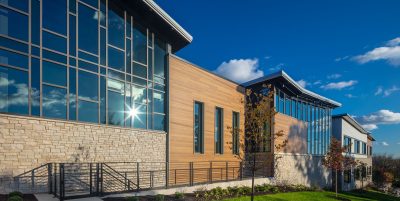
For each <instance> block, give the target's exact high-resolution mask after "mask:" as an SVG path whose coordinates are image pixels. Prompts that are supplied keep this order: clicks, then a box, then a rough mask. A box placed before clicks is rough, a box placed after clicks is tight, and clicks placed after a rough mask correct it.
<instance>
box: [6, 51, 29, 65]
mask: <svg viewBox="0 0 400 201" xmlns="http://www.w3.org/2000/svg"><path fill="white" fill-rule="evenodd" d="M0 64H5V65H10V66H15V67H20V68H25V69H28V64H29V60H28V57H27V56H25V55H22V54H17V53H14V52H10V51H7V50H2V49H0Z"/></svg>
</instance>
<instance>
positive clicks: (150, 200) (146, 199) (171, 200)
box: [103, 194, 198, 201]
mask: <svg viewBox="0 0 400 201" xmlns="http://www.w3.org/2000/svg"><path fill="white" fill-rule="evenodd" d="M138 198H139V201H154V200H155V196H138ZM103 200H104V201H126V198H125V197H121V198H103ZM164 200H165V201H182V200H185V201H186V200H188V201H196V200H198V199H196V197H195V195H194V194H185V198H184V199H177V198H175V195H165V196H164Z"/></svg>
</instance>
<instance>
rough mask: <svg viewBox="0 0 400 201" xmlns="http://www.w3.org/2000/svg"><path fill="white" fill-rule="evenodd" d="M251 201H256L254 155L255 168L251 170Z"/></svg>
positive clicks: (254, 160)
mask: <svg viewBox="0 0 400 201" xmlns="http://www.w3.org/2000/svg"><path fill="white" fill-rule="evenodd" d="M251 171H252V173H251V201H253V200H254V177H255V176H256V154H254V155H253V167H252V168H251Z"/></svg>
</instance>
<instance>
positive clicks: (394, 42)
mask: <svg viewBox="0 0 400 201" xmlns="http://www.w3.org/2000/svg"><path fill="white" fill-rule="evenodd" d="M399 44H400V37H397V38H395V39H392V40H390V41H388V42H386V46H390V47H393V46H397V45H399Z"/></svg>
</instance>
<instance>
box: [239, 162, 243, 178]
mask: <svg viewBox="0 0 400 201" xmlns="http://www.w3.org/2000/svg"><path fill="white" fill-rule="evenodd" d="M239 165H240V167H239V168H240V170H239V174H240V176H239V177H240V180H243V162H240V164H239Z"/></svg>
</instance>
